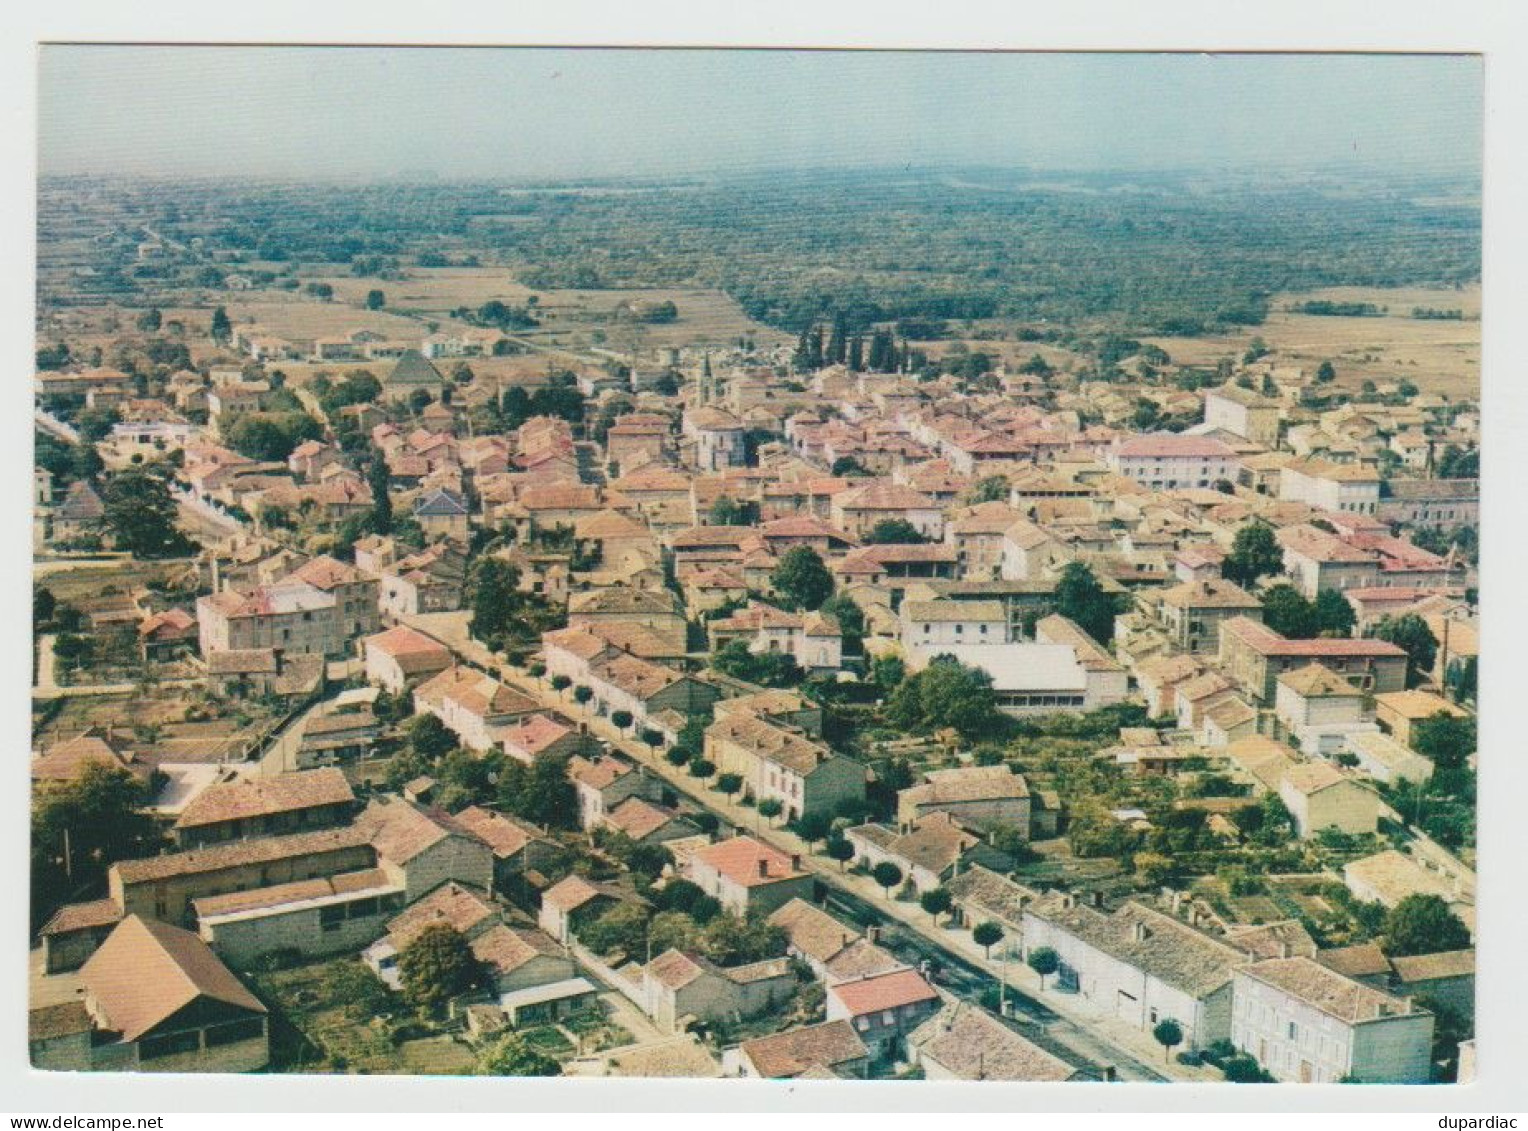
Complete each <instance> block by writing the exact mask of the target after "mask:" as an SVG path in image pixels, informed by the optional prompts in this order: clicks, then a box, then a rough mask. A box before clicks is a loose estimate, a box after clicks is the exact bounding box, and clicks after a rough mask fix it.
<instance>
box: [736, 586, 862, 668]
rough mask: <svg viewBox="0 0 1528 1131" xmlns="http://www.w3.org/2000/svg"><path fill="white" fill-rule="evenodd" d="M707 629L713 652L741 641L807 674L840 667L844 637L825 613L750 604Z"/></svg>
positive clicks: (834, 620)
mask: <svg viewBox="0 0 1528 1131" xmlns="http://www.w3.org/2000/svg"><path fill="white" fill-rule="evenodd" d="M706 627H707V629H708V631H709V633H710V637H711V649H712V651H715V650H717V649H719V648H722V647H724V646H725V645H726V644H727V643H728V642H729V641H732V640H742V641H744V642H745V643H746V644H747V645H748V650H749V651H750V652H757V653H767V654H772V655H786V656H791V657H793V658H794V659H795V661H796V663H797V665H799V666H800V667H801V668H803V669H805V670H806V671H809V672H811V671H837V670H838V669H839V668H840V667H842V666H843V633H842V631H841V630H840V628H839V626H838V621H837V620H836V619H835V618H834V617H831V616H829V615H827V614H825V613H819V612H803V613H787V612H785V611H784V610H782V609H777V608H775V607H774V606H773V605H766V604H764V603H763V602H760V601H750V602H749V603H748V604H747V605H746V606H745V607H743V608H741V609H738V610H736V611H735V612H733V613H732V614H731V615H729V616H726V617H719V618H717V619H716V620H713V621H711V622H709V624H708V625H707V626H706Z"/></svg>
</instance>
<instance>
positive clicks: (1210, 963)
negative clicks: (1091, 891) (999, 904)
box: [1026, 894, 1246, 998]
mask: <svg viewBox="0 0 1528 1131" xmlns="http://www.w3.org/2000/svg"><path fill="white" fill-rule="evenodd" d="M1068 903H1070V906H1068ZM1026 914H1033V915H1035V916H1036V917H1038V918H1041V919H1044V920H1047V921H1049V922H1051V923H1054V924H1056V925H1058V926H1059V927H1061V928H1062V929H1063V930H1065V931H1066V932H1067V933H1069V934H1071V935H1072V936H1074V937H1075V938H1077V939H1079V940H1081V941H1082V942H1085V943H1087V944H1088V945H1090V946H1092V947H1094V948H1095V949H1097V950H1100V951H1102V952H1103V953H1104V954H1107V955H1109V956H1110V957H1112V958H1115V959H1117V960H1119V961H1121V962H1124V963H1126V964H1127V965H1130V966H1134V967H1135V968H1137V969H1139V970H1141V971H1144V972H1145V973H1147V974H1150V975H1152V976H1153V977H1155V978H1158V979H1159V980H1161V981H1162V982H1165V983H1166V984H1167V985H1169V986H1172V987H1174V988H1175V989H1178V990H1181V991H1182V992H1183V993H1186V994H1189V995H1190V996H1192V997H1196V998H1199V997H1203V996H1204V995H1206V994H1209V993H1213V992H1214V991H1215V990H1217V989H1219V988H1220V987H1221V986H1223V985H1225V984H1226V983H1227V982H1228V981H1230V979H1231V971H1232V969H1233V968H1235V967H1236V966H1238V965H1240V964H1241V963H1242V962H1244V961H1246V953H1245V952H1244V951H1242V950H1240V949H1238V948H1237V947H1234V946H1232V945H1230V944H1228V943H1226V942H1222V941H1221V940H1219V939H1214V938H1211V937H1210V936H1209V935H1207V934H1204V933H1203V932H1202V931H1197V930H1195V929H1194V928H1192V927H1190V926H1188V925H1187V924H1186V923H1183V922H1180V921H1179V920H1177V919H1174V918H1173V917H1172V916H1170V915H1164V914H1162V913H1161V912H1159V911H1155V910H1153V909H1151V908H1149V907H1146V906H1145V905H1144V904H1140V903H1135V902H1130V903H1127V904H1125V905H1124V906H1123V907H1121V908H1119V910H1117V911H1115V912H1114V913H1113V914H1112V915H1111V914H1106V913H1104V912H1103V911H1100V910H1097V909H1095V908H1092V907H1088V906H1085V905H1083V904H1080V903H1077V902H1076V901H1075V900H1070V899H1069V897H1062V896H1059V895H1055V894H1052V895H1047V896H1045V897H1043V898H1042V899H1041V900H1039V901H1038V902H1036V903H1035V904H1034V905H1032V906H1031V908H1030V909H1029V910H1028V911H1026Z"/></svg>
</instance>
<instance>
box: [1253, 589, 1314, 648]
mask: <svg viewBox="0 0 1528 1131" xmlns="http://www.w3.org/2000/svg"><path fill="white" fill-rule="evenodd" d="M1263 623H1264V624H1266V625H1267V626H1268V627H1269V628H1271V629H1273V631H1275V632H1277V633H1278V634H1279V635H1281V636H1286V637H1288V638H1289V639H1290V640H1309V639H1311V638H1312V637H1314V636H1316V635H1318V634H1319V633H1320V631H1321V626H1320V622H1319V621H1318V620H1317V616H1316V607H1315V606H1314V605H1313V604H1311V603H1310V602H1309V601H1307V600H1306V599H1305V597H1304V596H1303V595H1302V594H1301V593H1300V591H1299V590H1298V589H1296V588H1295V587H1294V586H1293V585H1289V584H1287V583H1283V582H1281V583H1279V584H1278V585H1270V586H1269V587H1268V588H1267V589H1265V590H1263Z"/></svg>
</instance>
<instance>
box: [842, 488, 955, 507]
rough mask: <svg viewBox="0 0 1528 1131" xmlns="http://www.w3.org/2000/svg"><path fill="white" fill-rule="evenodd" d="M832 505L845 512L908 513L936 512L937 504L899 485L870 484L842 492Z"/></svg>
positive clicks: (919, 492)
mask: <svg viewBox="0 0 1528 1131" xmlns="http://www.w3.org/2000/svg"><path fill="white" fill-rule="evenodd" d="M833 505H834V507H836V508H837V509H839V510H845V511H860V510H873V511H910V510H923V511H927V510H938V509H939V504H938V503H936V502H935V501H934V500H933V499H932V498H930V497H929V496H928V495H925V494H923V493H922V492H921V491H914V490H913V489H912V488H911V487H906V486H903V485H902V484H900V483H872V484H870V485H868V486H865V487H856V488H854V489H852V490H849V491H844V492H842V493H840V494H839V495H837V496H835V497H834V499H833Z"/></svg>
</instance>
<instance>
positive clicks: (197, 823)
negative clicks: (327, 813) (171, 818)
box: [175, 767, 355, 829]
mask: <svg viewBox="0 0 1528 1131" xmlns="http://www.w3.org/2000/svg"><path fill="white" fill-rule="evenodd" d="M354 800H355V791H354V790H353V789H351V788H350V782H349V781H347V780H346V778H345V775H344V773H343V772H342V771H341V770H339V769H336V768H334V767H325V768H323V769H317V770H299V771H297V772H295V773H290V774H281V775H279V776H277V777H274V778H243V779H240V780H238V781H231V782H219V783H215V784H213V785H210V786H208V787H207V788H206V789H204V790H202V792H201V793H199V794H197V796H196V797H195V798H193V799H192V801H191V803H190V804H189V805H187V806H186V808H185V809H184V810H183V811H182V812H181V815H180V819H179V820H178V821H176V822H175V827H176V828H177V829H194V828H200V827H202V826H204V825H213V824H218V823H220V822H222V821H238V820H243V819H247V818H250V817H263V816H269V815H272V814H276V813H289V812H293V811H296V810H300V809H313V808H317V807H319V806H325V805H344V804H348V803H349V802H352V801H354Z"/></svg>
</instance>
